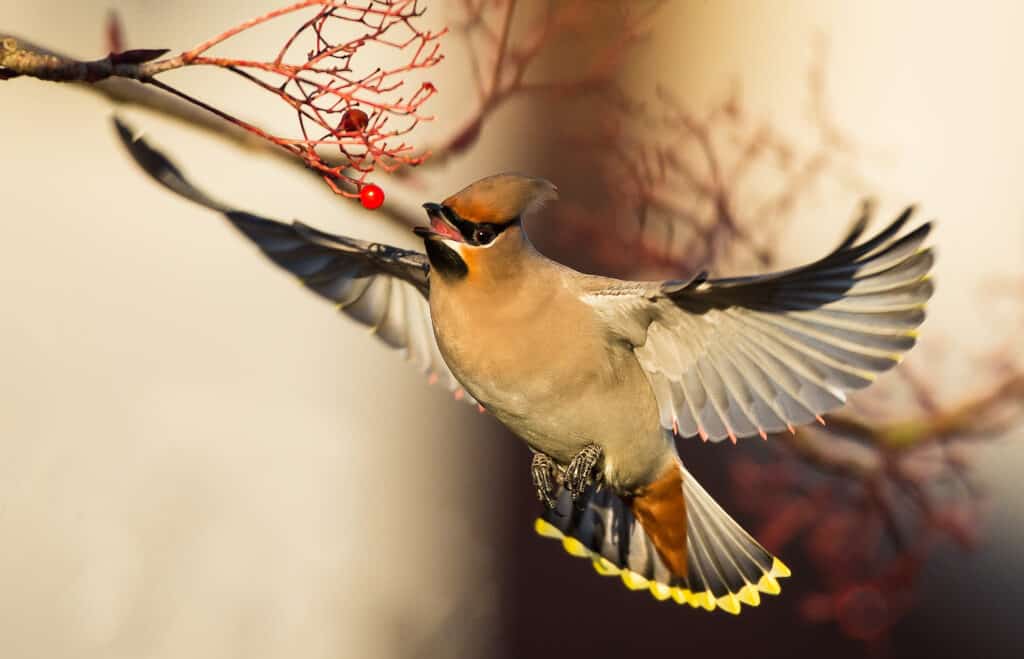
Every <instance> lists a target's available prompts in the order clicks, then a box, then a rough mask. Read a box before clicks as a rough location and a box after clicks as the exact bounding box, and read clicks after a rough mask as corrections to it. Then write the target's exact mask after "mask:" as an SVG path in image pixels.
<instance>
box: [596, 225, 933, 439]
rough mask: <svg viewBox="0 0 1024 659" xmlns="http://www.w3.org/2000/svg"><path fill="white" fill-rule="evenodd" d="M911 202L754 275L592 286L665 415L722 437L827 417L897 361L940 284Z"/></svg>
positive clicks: (666, 420) (676, 425) (693, 431)
mask: <svg viewBox="0 0 1024 659" xmlns="http://www.w3.org/2000/svg"><path fill="white" fill-rule="evenodd" d="M911 212H912V209H907V210H906V211H905V212H904V213H903V214H902V215H900V216H899V217H898V218H897V219H896V220H895V221H894V222H893V223H892V224H890V225H889V226H888V227H886V228H885V229H883V230H882V231H881V232H879V233H878V234H877V235H875V236H874V237H872V238H870V239H868V240H865V241H864V242H860V243H858V241H859V240H860V238H861V236H862V234H863V233H864V229H865V227H866V225H867V216H866V214H865V217H863V218H861V220H860V221H859V222H858V223H857V224H856V226H855V227H854V228H853V230H852V231H851V232H850V234H849V235H848V236H847V237H846V239H845V240H843V242H842V243H841V244H840V245H839V246H838V247H837V248H836V249H835V250H834V251H832V252H831V253H830V254H829V255H828V256H826V257H824V258H822V259H820V260H818V261H815V262H814V263H811V264H809V265H806V266H803V267H800V268H794V269H792V270H786V271H784V272H778V273H774V274H768V275H761V276H755V277H739V278H731V279H707V278H706V277H705V276H703V275H701V276H698V277H697V278H695V279H693V280H690V281H687V282H681V281H667V282H660V283H656V284H639V283H637V284H629V283H627V282H622V284H620V285H617V286H612V287H609V288H606V289H603V290H598V291H595V292H594V293H592V294H590V295H588V296H587V298H586V299H587V301H588V302H589V303H591V304H592V305H594V307H595V308H596V309H597V310H598V311H599V313H601V314H602V315H603V316H604V317H605V318H606V320H607V322H608V323H609V326H610V327H611V328H612V330H613V331H617V332H619V333H620V335H621V336H623V337H624V338H625V339H626V340H628V341H630V342H631V343H632V345H633V349H634V353H635V354H636V357H637V360H638V361H639V362H640V365H641V366H642V367H643V369H644V371H645V372H646V373H647V376H648V378H649V380H650V383H651V387H652V388H653V390H654V394H655V397H656V398H657V401H658V407H659V410H660V414H661V424H662V425H663V426H664V427H665V428H667V429H671V430H673V431H674V432H676V433H677V434H682V435H685V436H693V435H699V436H700V437H701V438H702V439H705V440H707V439H711V440H714V441H720V440H722V439H724V438H726V437H729V438H730V439H732V440H733V441H734V442H735V441H736V438H737V437H745V436H750V435H754V434H759V435H761V436H762V437H764V436H765V434H766V433H769V432H778V431H782V430H786V429H790V430H792V428H793V426H795V425H798V424H803V423H808V422H810V421H814V420H815V419H819V420H820V415H821V414H823V413H825V412H827V411H829V410H832V409H834V408H836V407H839V406H840V405H842V404H843V403H844V402H845V401H846V394H847V392H848V391H851V390H854V389H860V388H862V387H865V386H867V385H868V384H870V383H871V382H872V381H873V380H874V379H875V377H876V376H877V374H878V373H880V372H882V371H885V370H888V369H890V368H892V367H893V366H895V365H896V364H898V363H899V362H900V360H901V359H902V356H903V353H904V352H906V351H907V350H909V349H910V348H911V347H912V346H913V345H914V342H915V340H916V336H917V331H916V330H917V327H918V325H920V324H921V322H922V321H923V320H924V317H925V312H924V306H925V302H927V300H928V299H929V298H930V297H931V295H932V292H933V286H932V283H931V281H930V280H929V271H930V270H931V267H932V264H933V262H934V255H933V253H932V251H931V249H926V248H922V243H923V242H924V240H925V238H926V237H927V236H928V233H929V231H930V230H931V225H930V224H927V223H926V224H923V225H921V226H919V227H918V228H916V229H915V230H913V231H911V232H909V233H907V234H906V235H904V236H902V237H898V235H899V233H900V231H901V230H902V228H903V227H904V225H905V224H906V223H907V221H908V220H909V218H910V215H911Z"/></svg>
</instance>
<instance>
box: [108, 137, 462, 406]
mask: <svg viewBox="0 0 1024 659" xmlns="http://www.w3.org/2000/svg"><path fill="white" fill-rule="evenodd" d="M115 125H116V127H117V132H118V135H119V136H120V138H121V141H122V142H123V143H124V145H125V147H127V149H128V151H129V153H131V155H132V157H133V158H134V159H135V161H136V162H137V163H138V164H139V165H140V166H141V167H142V169H143V170H145V172H146V173H147V174H149V175H150V176H152V177H153V178H154V179H155V180H156V181H157V182H158V183H160V184H161V185H163V186H164V187H166V188H168V189H170V190H171V191H173V192H176V193H177V194H179V195H181V196H183V197H185V198H187V199H190V200H192V201H194V202H196V203H197V204H200V205H202V206H205V207H206V208H209V209H211V210H215V211H217V212H219V213H221V214H223V215H224V217H226V218H227V219H228V221H229V222H231V224H232V225H233V226H234V227H235V228H236V229H238V230H239V231H241V232H242V233H243V234H244V235H245V237H246V238H248V239H249V240H251V241H252V242H253V243H255V244H256V246H257V247H259V248H260V250H261V251H262V252H263V253H264V254H266V255H267V257H269V258H270V260H271V261H273V262H274V263H276V264H277V265H279V266H281V267H282V268H284V269H285V270H287V271H288V272H290V273H292V274H293V275H295V276H296V277H298V279H299V281H301V282H302V284H303V285H304V286H306V288H308V289H309V290H311V291H313V292H314V293H316V294H317V295H319V296H321V297H323V298H326V299H328V300H330V301H331V302H333V303H334V304H336V305H337V307H338V309H340V310H341V311H342V312H344V313H345V314H346V315H348V316H349V317H351V318H353V319H355V320H356V321H358V322H360V323H362V324H363V325H366V326H368V327H369V328H370V330H371V332H372V333H374V334H375V335H377V337H379V338H380V339H381V340H382V341H384V342H385V343H387V344H388V345H390V346H392V347H394V348H398V349H401V350H403V351H404V353H405V356H406V358H407V359H408V360H409V361H411V362H412V363H413V364H415V365H416V366H417V367H418V368H419V369H420V370H421V371H423V372H424V373H426V374H428V375H429V377H430V379H431V380H432V381H433V380H440V381H441V382H442V383H443V384H444V385H445V386H446V387H448V389H449V390H451V391H452V392H454V393H455V396H456V398H464V399H465V400H467V401H469V402H475V401H473V400H472V398H471V397H470V396H469V395H468V394H466V393H465V391H464V390H463V389H462V386H461V385H460V384H459V383H458V381H457V380H456V379H455V376H453V375H452V373H451V371H450V370H449V369H448V366H447V365H446V364H445V362H444V359H443V358H442V357H441V353H440V351H439V350H438V348H437V342H436V340H435V339H434V331H433V328H432V327H431V321H430V307H429V305H428V303H427V294H428V291H429V286H430V284H429V280H428V277H427V275H428V273H429V271H430V264H429V262H428V261H427V257H426V256H425V255H424V254H420V253H418V252H412V251H408V250H404V249H399V248H397V247H391V246H389V245H382V244H380V243H371V242H366V241H362V240H355V239H353V238H347V237H345V236H335V235H331V234H329V233H324V232H322V231H318V230H317V229H314V228H313V227H310V226H308V225H305V224H303V223H301V222H292V223H291V224H287V223H284V222H277V221H274V220H270V219H266V218H263V217H259V216H257V215H253V214H252V213H247V212H244V211H240V210H236V209H234V208H231V207H229V206H226V205H224V204H222V203H220V202H219V201H216V200H215V199H213V198H211V197H210V196H208V195H207V194H206V193H204V192H203V191H202V190H200V189H198V188H196V187H195V186H194V185H192V183H190V182H189V181H188V179H186V178H185V176H184V175H183V174H182V173H181V171H180V170H179V169H178V168H177V167H176V166H175V165H174V164H173V163H172V162H171V161H170V160H168V159H167V158H166V157H165V156H164V155H163V154H162V153H160V152H159V151H157V150H156V149H154V148H152V147H151V146H149V144H147V143H146V142H145V141H143V140H141V139H133V138H132V134H131V130H130V129H129V128H128V127H127V126H126V125H125V124H124V123H123V122H121V121H120V120H117V119H115Z"/></svg>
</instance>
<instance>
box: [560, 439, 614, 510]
mask: <svg viewBox="0 0 1024 659" xmlns="http://www.w3.org/2000/svg"><path fill="white" fill-rule="evenodd" d="M603 457H604V451H602V450H601V447H600V446H598V445H597V444H587V445H586V446H584V447H583V449H582V450H580V452H579V453H577V454H576V455H574V456H573V458H572V460H571V461H570V462H569V466H568V467H567V468H566V470H565V489H567V490H569V495H570V496H571V497H572V500H573V501H575V500H576V499H578V498H579V497H580V495H582V494H583V491H584V490H585V489H587V486H588V485H590V484H591V483H592V482H593V481H594V471H595V469H597V466H598V464H600V462H601V459H602V458H603Z"/></svg>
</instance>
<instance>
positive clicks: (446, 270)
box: [415, 174, 558, 279]
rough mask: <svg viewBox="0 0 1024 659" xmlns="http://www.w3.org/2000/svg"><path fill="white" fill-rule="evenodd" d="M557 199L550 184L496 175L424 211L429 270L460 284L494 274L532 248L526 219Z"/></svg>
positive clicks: (423, 233) (419, 231)
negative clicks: (486, 273) (471, 277)
mask: <svg viewBox="0 0 1024 659" xmlns="http://www.w3.org/2000/svg"><path fill="white" fill-rule="evenodd" d="M557 198H558V190H557V189H556V188H555V186H554V185H552V184H551V182H549V181H547V180H545V179H542V178H534V177H532V176H523V175H521V174H496V175H494V176H488V177H487V178H483V179H480V180H479V181H477V182H475V183H471V184H470V185H468V186H467V187H465V188H463V189H462V190H460V191H459V192H456V193H455V194H453V195H452V196H450V197H448V198H447V199H445V200H444V201H443V202H441V203H440V204H436V203H426V204H423V208H424V209H425V210H426V211H427V217H428V218H430V227H429V228H427V227H417V228H416V229H415V231H416V235H418V236H420V237H422V238H423V240H424V243H425V244H426V248H427V256H429V257H430V264H431V267H432V268H433V269H434V270H435V271H437V272H439V273H440V274H441V275H442V276H444V277H452V278H458V279H462V278H465V277H466V276H468V275H469V274H470V273H471V272H473V271H480V270H483V269H489V270H493V269H496V268H498V267H500V265H501V264H502V262H503V261H508V260H510V259H512V258H514V257H515V256H517V255H518V254H519V253H520V252H521V251H522V250H523V249H524V247H525V246H526V245H527V244H528V243H527V242H526V240H525V234H524V233H523V227H522V221H523V217H524V216H525V215H528V214H529V213H531V212H533V211H535V210H537V209H538V208H540V207H541V206H543V205H544V204H545V203H546V202H548V201H551V200H553V199H557Z"/></svg>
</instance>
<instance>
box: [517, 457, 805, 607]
mask: <svg viewBox="0 0 1024 659" xmlns="http://www.w3.org/2000/svg"><path fill="white" fill-rule="evenodd" d="M535 528H536V530H537V533H539V534H540V535H542V536H544V537H547V538H555V539H558V540H561V542H562V546H563V547H564V548H565V550H566V551H567V552H569V553H570V554H572V555H573V556H578V557H581V558H587V559H589V560H591V561H592V562H593V565H594V569H595V570H597V572H598V574H601V575H604V576H619V577H620V578H621V579H622V582H623V583H624V584H626V586H627V587H628V588H630V589H632V590H649V591H650V592H651V594H652V595H654V596H655V597H656V598H658V599H659V600H666V599H669V598H672V599H673V600H675V601H676V602H677V603H679V604H683V603H686V604H689V605H690V606H692V607H694V608H698V607H701V608H704V609H706V610H708V611H713V610H714V609H716V608H718V609H722V610H724V611H728V612H729V613H734V614H736V613H739V612H740V609H741V604H747V605H749V606H757V605H758V604H759V603H760V602H761V594H762V593H764V594H767V595H775V594H778V592H779V590H780V587H779V582H778V579H779V578H781V577H788V576H789V569H788V568H787V567H786V566H785V565H784V564H783V563H782V561H780V560H779V559H778V558H776V557H774V556H772V555H771V554H770V553H768V551H766V550H765V549H764V547H762V546H761V545H760V544H758V542H757V541H756V540H754V539H753V538H752V537H750V535H749V534H748V533H747V532H746V531H744V530H743V529H742V528H741V527H740V525H739V524H737V523H736V522H735V521H733V519H732V518H731V517H729V515H728V514H727V513H726V512H725V511H724V510H722V508H721V507H720V506H719V505H718V504H717V503H716V502H715V500H714V499H712V498H711V495H709V494H708V493H707V492H706V491H705V490H704V488H702V487H701V486H700V484H699V483H698V482H697V480H696V479H695V478H694V477H693V476H692V475H690V473H689V472H688V471H686V469H685V468H684V467H683V465H682V462H679V461H678V460H677V461H676V462H675V464H673V465H672V467H671V468H670V469H669V470H667V471H666V472H665V473H664V474H663V475H662V476H661V477H660V478H659V479H658V480H657V481H655V482H654V483H652V484H651V485H649V486H648V487H646V488H644V490H643V491H641V492H639V493H637V494H636V495H635V496H631V497H619V496H618V495H616V494H615V493H613V492H612V491H611V490H610V489H608V488H606V487H605V488H598V487H595V486H591V487H590V488H589V489H588V490H587V491H586V492H585V493H584V494H583V496H582V497H581V498H579V499H577V501H576V502H575V504H574V503H573V502H572V500H571V499H570V497H569V494H568V492H566V491H565V490H564V489H563V490H562V491H561V492H559V494H558V504H557V505H556V506H555V508H554V509H552V510H548V511H547V512H545V513H544V515H543V516H541V517H540V518H538V519H537V521H536V524H535Z"/></svg>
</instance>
